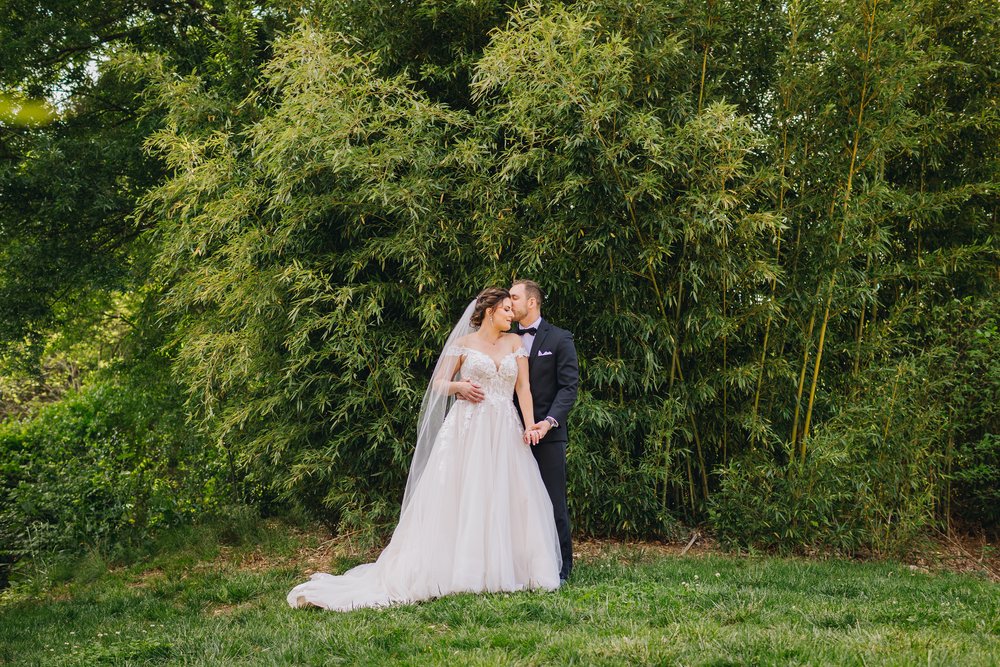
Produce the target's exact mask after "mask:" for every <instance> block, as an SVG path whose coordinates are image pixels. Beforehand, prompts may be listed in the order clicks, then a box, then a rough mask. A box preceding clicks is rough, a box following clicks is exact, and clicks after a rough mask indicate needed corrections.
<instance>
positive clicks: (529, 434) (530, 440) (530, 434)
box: [523, 426, 542, 445]
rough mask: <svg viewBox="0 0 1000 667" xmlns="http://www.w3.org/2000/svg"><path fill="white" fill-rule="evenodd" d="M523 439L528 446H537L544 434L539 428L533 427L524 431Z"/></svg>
mask: <svg viewBox="0 0 1000 667" xmlns="http://www.w3.org/2000/svg"><path fill="white" fill-rule="evenodd" d="M523 439H524V444H526V445H537V444H538V441H539V440H541V439H542V432H541V431H540V430H539V429H538V428H537V427H535V426H532V427H531V428H527V429H525V430H524V438H523Z"/></svg>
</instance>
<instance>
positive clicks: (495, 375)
mask: <svg viewBox="0 0 1000 667" xmlns="http://www.w3.org/2000/svg"><path fill="white" fill-rule="evenodd" d="M448 353H449V354H453V355H456V356H458V355H462V356H464V357H465V361H464V362H462V379H465V380H472V381H474V382H478V383H479V384H480V385H481V386H482V390H483V394H485V398H484V400H486V401H490V402H493V401H504V402H507V403H510V402H511V399H512V397H513V395H514V383H515V382H516V381H517V358H518V357H527V356H528V353H527V352H525V351H524V349H523V348H521V347H519V348H517V350H515V351H514V352H508V353H507V354H505V355H504V356H503V357H501V359H500V362H499V364H498V363H497V362H496V361H494V360H493V358H492V357H490V355H488V354H486V353H485V352H483V351H482V350H477V349H475V348H471V347H466V346H460V345H456V346H452V347H451V348H449V350H448Z"/></svg>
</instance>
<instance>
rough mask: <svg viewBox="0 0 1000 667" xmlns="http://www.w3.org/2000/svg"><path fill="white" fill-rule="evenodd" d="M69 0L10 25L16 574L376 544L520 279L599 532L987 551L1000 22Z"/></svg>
mask: <svg viewBox="0 0 1000 667" xmlns="http://www.w3.org/2000/svg"><path fill="white" fill-rule="evenodd" d="M51 4H52V6H51V7H50V8H49V10H48V11H45V12H41V11H40V10H39V9H38V7H37V6H36V5H33V4H31V3H26V2H23V1H21V0H5V1H4V2H2V3H0V15H2V17H3V20H2V21H0V37H2V39H0V44H2V46H0V49H2V56H3V57H2V58H0V81H2V84H3V90H4V98H3V99H4V100H5V104H6V106H3V109H7V111H5V112H3V114H4V115H2V116H0V261H2V267H3V271H2V273H0V368H2V373H0V414H2V415H3V420H4V421H3V422H2V423H0V450H2V454H0V461H2V462H3V463H2V467H0V507H3V510H2V513H0V537H2V539H0V544H2V545H3V551H2V553H0V559H2V560H3V563H4V564H5V565H4V567H5V568H6V569H5V574H4V576H5V577H6V576H7V574H8V573H9V571H10V570H11V569H12V568H13V569H16V568H18V567H22V566H25V567H27V566H29V565H30V564H31V563H32V562H37V561H38V559H39V557H40V556H39V555H40V554H43V553H49V552H51V551H52V550H61V551H64V552H70V553H72V552H75V551H80V550H83V549H88V548H95V547H96V548H101V549H108V550H113V549H114V548H115V545H120V544H125V543H129V542H130V541H135V540H140V541H141V540H143V539H147V538H148V537H149V536H150V535H153V534H155V533H156V531H157V530H158V529H159V528H160V527H163V526H166V525H173V524H177V523H184V522H191V521H195V520H197V519H198V518H199V517H205V516H210V515H213V514H219V513H223V514H225V513H226V512H230V511H232V507H234V506H249V507H250V508H252V510H253V511H254V512H258V513H263V514H265V515H267V514H284V515H286V516H295V517H310V518H314V519H320V520H322V521H324V522H326V523H328V524H329V525H330V526H331V527H333V528H334V529H335V530H337V531H339V532H344V533H346V532H357V533H359V534H363V535H366V536H367V537H368V538H369V539H371V540H373V541H377V540H378V539H381V538H383V537H384V536H385V535H386V533H387V531H388V530H389V529H391V527H392V525H393V522H394V521H395V518H396V512H397V511H398V510H397V508H398V502H399V497H400V495H401V490H402V484H403V481H404V479H405V473H406V469H407V464H408V459H409V454H410V452H411V451H412V446H413V442H414V436H415V419H416V414H415V413H416V410H415V409H414V405H416V403H417V401H418V400H419V396H420V394H421V392H422V391H423V387H424V384H425V382H426V377H427V374H428V372H429V369H430V368H431V366H432V364H433V361H434V355H435V354H436V352H437V351H438V349H439V346H440V345H441V343H442V341H443V338H444V336H445V334H446V332H447V331H448V330H449V329H450V327H451V326H452V324H453V321H454V319H455V318H456V317H457V316H458V314H459V313H460V312H461V311H462V309H463V307H464V305H465V304H466V303H467V300H468V299H469V298H471V297H472V296H473V295H474V294H475V293H476V292H477V291H478V289H480V288H481V287H482V286H484V285H487V284H501V285H502V284H507V283H509V282H510V281H511V280H512V279H514V278H516V277H531V278H533V279H535V280H536V281H538V282H539V283H541V284H542V286H543V287H544V289H545V292H546V297H547V298H546V304H545V314H546V316H547V317H548V318H549V319H551V320H552V321H554V322H556V323H557V324H559V325H560V326H563V327H565V328H568V329H570V330H572V331H573V332H574V333H575V338H576V345H577V349H578V352H579V355H580V358H581V391H580V399H579V401H578V403H577V406H576V408H575V410H574V412H573V415H572V429H571V442H570V449H569V457H568V463H569V484H570V505H571V511H572V513H573V521H574V526H575V528H576V530H577V531H578V532H579V533H581V534H590V535H618V536H632V537H638V536H642V537H662V536H670V535H674V534H675V533H676V532H677V531H679V530H680V529H681V527H682V526H684V525H696V524H707V525H708V526H709V527H710V528H711V529H713V530H714V531H715V532H716V534H717V535H718V536H719V538H720V539H721V540H722V541H723V542H724V543H726V544H729V545H731V546H733V547H738V548H748V547H750V548H769V549H778V550H783V551H810V552H812V551H813V550H815V549H825V550H832V551H836V552H841V553H874V554H884V553H897V552H901V551H905V550H907V549H910V548H912V547H913V545H914V544H915V543H916V542H917V541H918V540H919V539H920V538H921V537H922V536H925V535H926V534H928V532H929V531H931V530H933V529H935V528H943V527H945V528H947V527H952V526H953V525H959V526H978V527H982V528H984V529H986V530H995V529H996V527H997V525H998V523H997V522H998V519H1000V516H998V514H997V507H1000V504H998V503H997V500H998V493H1000V492H998V488H1000V464H998V463H997V461H998V454H1000V441H998V439H997V435H996V433H997V423H998V409H997V407H996V406H997V405H998V404H1000V400H998V399H1000V396H998V393H1000V365H998V361H997V359H998V358H1000V355H998V352H1000V332H998V323H997V315H996V313H997V312H998V306H1000V304H998V303H997V298H996V289H995V288H996V285H997V280H998V278H1000V270H998V268H997V267H998V262H997V255H998V253H997V241H996V239H997V232H998V198H997V186H998V183H1000V176H998V165H1000V162H998V151H997V146H998V145H1000V144H998V138H1000V118H998V111H1000V109H998V104H997V101H998V95H997V92H998V69H997V63H998V62H1000V53H998V49H1000V35H998V32H997V31H998V27H997V26H1000V16H998V14H1000V8H998V6H997V4H996V3H994V2H990V1H988V0H979V1H964V2H943V1H940V0H905V1H902V2H894V3H886V2H884V0H882V1H879V0H867V1H864V2H856V3H846V2H842V1H836V2H835V1H832V0H800V1H795V2H781V3H778V2H752V3H751V2H743V1H739V0H727V1H717V0H713V1H712V2H707V3H705V2H685V1H680V0H671V1H668V2H657V3H634V2H627V3H626V2H616V1H612V0H606V1H601V2H574V3H551V2H537V1H536V2H531V3H526V4H522V5H518V6H513V5H508V4H505V3H500V2H489V1H486V2H450V3H440V2H436V1H433V0H423V1H413V0H411V1H408V2H391V3H387V2H378V1H361V0H358V1H347V0H328V1H321V2H314V3H307V4H305V5H304V6H302V5H298V4H296V5H294V6H293V5H292V4H291V3H283V2H237V3H214V2H204V3H201V2H176V3H163V2H120V3H111V4H110V5H109V4H108V3H91V2H73V3H69V2H61V3H51ZM30 100H48V103H47V104H48V106H47V107H44V108H45V109H46V110H47V112H46V113H35V112H34V111H32V110H33V109H35V108H36V107H35V106H31V103H30ZM36 106H37V105H36ZM0 111H2V109H0ZM29 112H30V113H29Z"/></svg>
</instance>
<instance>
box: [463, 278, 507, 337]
mask: <svg viewBox="0 0 1000 667" xmlns="http://www.w3.org/2000/svg"><path fill="white" fill-rule="evenodd" d="M508 298H510V292H508V291H507V290H505V289H503V288H502V287H487V288H486V289H484V290H483V291H482V292H480V293H479V296H477V297H476V309H475V310H474V311H473V312H472V317H470V318H469V322H470V323H471V324H472V326H474V327H476V328H479V327H481V326H483V318H484V317H485V316H486V311H487V310H490V309H494V308H496V307H497V306H499V305H500V304H501V303H503V300H504V299H508Z"/></svg>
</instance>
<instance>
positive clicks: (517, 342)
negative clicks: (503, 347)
mask: <svg viewBox="0 0 1000 667" xmlns="http://www.w3.org/2000/svg"><path fill="white" fill-rule="evenodd" d="M503 340H504V341H505V342H506V343H507V344H508V345H510V351H511V352H516V351H517V348H519V347H521V337H520V336H518V335H517V334H515V333H509V334H504V335H503Z"/></svg>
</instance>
